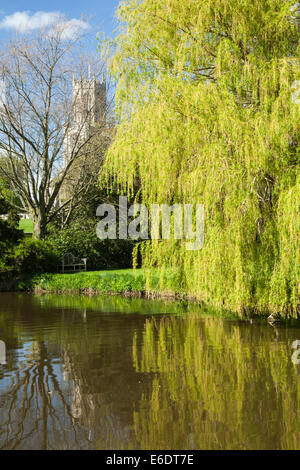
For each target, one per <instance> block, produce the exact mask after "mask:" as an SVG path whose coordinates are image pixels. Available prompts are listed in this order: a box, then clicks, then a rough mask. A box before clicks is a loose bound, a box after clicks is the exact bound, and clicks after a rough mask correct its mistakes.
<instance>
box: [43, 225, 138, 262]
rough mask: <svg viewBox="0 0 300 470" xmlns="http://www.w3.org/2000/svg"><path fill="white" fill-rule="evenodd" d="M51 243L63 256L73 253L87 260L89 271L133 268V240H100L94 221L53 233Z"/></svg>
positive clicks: (50, 238)
mask: <svg viewBox="0 0 300 470" xmlns="http://www.w3.org/2000/svg"><path fill="white" fill-rule="evenodd" d="M48 240H49V243H50V244H51V246H52V247H53V249H54V250H55V251H56V252H57V253H59V254H60V256H62V255H63V254H65V253H72V254H73V255H74V256H76V257H78V258H87V259H88V261H87V266H88V270H103V269H119V268H120V269H121V268H131V267H132V251H133V247H134V242H133V241H131V240H99V239H98V238H97V235H96V224H95V222H94V221H89V220H88V221H86V222H85V223H84V225H83V224H81V223H78V222H77V223H75V224H74V225H73V226H72V227H71V228H67V229H64V230H61V231H56V232H55V233H52V234H51V235H50V237H49V239H48Z"/></svg>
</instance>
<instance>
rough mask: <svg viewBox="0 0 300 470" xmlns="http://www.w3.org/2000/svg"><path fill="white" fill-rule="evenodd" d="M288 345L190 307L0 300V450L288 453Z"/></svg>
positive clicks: (292, 368) (295, 414) (280, 328)
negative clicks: (220, 450)
mask: <svg viewBox="0 0 300 470" xmlns="http://www.w3.org/2000/svg"><path fill="white" fill-rule="evenodd" d="M297 339H299V340H300V329H299V327H297V324H294V325H291V324H289V325H288V324H284V323H283V324H280V323H279V324H275V326H271V325H269V324H268V323H267V322H266V320H252V321H251V320H240V319H238V318H234V317H228V318H223V317H221V316H220V314H218V312H210V311H207V310H204V309H201V308H200V307H196V306H193V305H191V304H189V305H185V304H180V303H176V302H174V303H167V304H166V303H163V302H161V301H147V300H142V299H125V298H122V297H108V296H104V297H83V296H59V295H43V296H34V295H29V294H24V295H23V294H22V295H21V294H0V341H1V343H0V346H1V347H0V349H1V350H2V352H1V351H0V362H2V364H1V365H0V448H1V449H115V450H121V449H151V450H161V449H165V450H179V449H181V450H183V449H189V450H193V449H299V448H300V364H299V365H297V364H294V363H293V361H292V354H293V352H294V351H293V349H292V343H293V342H294V341H295V340H297ZM4 345H5V348H6V351H4ZM4 353H5V354H4ZM295 357H296V356H295ZM4 362H5V363H4Z"/></svg>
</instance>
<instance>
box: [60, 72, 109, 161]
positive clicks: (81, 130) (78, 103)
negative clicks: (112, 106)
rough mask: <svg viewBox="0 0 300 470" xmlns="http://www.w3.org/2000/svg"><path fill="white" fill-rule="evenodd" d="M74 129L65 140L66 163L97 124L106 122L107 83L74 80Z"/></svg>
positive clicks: (67, 133)
mask: <svg viewBox="0 0 300 470" xmlns="http://www.w3.org/2000/svg"><path fill="white" fill-rule="evenodd" d="M72 107H73V108H72V111H73V119H72V127H71V128H70V129H68V131H67V132H66V135H65V140H64V149H63V150H64V163H65V164H66V163H67V162H68V160H69V159H70V158H71V154H72V151H73V150H74V147H76V140H77V144H78V145H80V144H82V143H83V142H84V141H85V140H87V139H88V137H89V136H90V135H91V133H92V132H93V129H94V128H95V126H96V124H97V123H101V122H104V120H105V111H106V82H105V77H104V75H103V79H102V82H100V81H99V80H96V78H95V77H93V78H88V79H83V78H81V79H79V80H77V79H76V78H73V83H72Z"/></svg>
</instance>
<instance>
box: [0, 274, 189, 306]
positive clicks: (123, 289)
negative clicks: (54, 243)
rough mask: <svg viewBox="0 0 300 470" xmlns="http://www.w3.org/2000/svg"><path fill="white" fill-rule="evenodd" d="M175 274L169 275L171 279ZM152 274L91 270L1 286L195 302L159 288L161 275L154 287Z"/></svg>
mask: <svg viewBox="0 0 300 470" xmlns="http://www.w3.org/2000/svg"><path fill="white" fill-rule="evenodd" d="M173 276H174V273H168V278H169V279H172V278H173ZM148 280H149V272H148V273H147V271H146V270H143V269H122V270H111V271H90V272H80V273H72V274H39V275H35V276H29V275H27V276H23V277H21V278H20V279H13V280H10V281H9V282H8V283H6V284H3V283H2V288H1V290H2V291H5V290H10V291H34V292H50V293H83V294H93V293H94V294H123V295H128V296H130V295H132V296H141V297H148V298H170V299H183V298H185V299H187V300H195V299H194V298H193V297H191V296H188V295H186V294H185V293H184V292H176V291H174V290H172V289H169V288H164V289H161V288H160V276H159V272H158V270H157V273H156V272H155V271H154V274H153V273H152V277H151V284H149V282H148Z"/></svg>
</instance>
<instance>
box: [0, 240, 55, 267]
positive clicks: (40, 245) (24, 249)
mask: <svg viewBox="0 0 300 470" xmlns="http://www.w3.org/2000/svg"><path fill="white" fill-rule="evenodd" d="M7 261H9V264H10V265H11V266H12V268H13V270H14V271H16V272H18V273H28V274H33V273H44V272H46V273H47V272H48V273H50V272H57V267H58V264H59V254H58V253H57V252H56V251H55V250H53V247H52V246H51V244H50V243H49V242H46V241H44V240H31V239H27V240H24V241H22V242H21V243H20V244H19V245H17V246H16V247H15V248H14V250H13V253H12V255H11V257H10V259H9V260H7Z"/></svg>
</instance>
